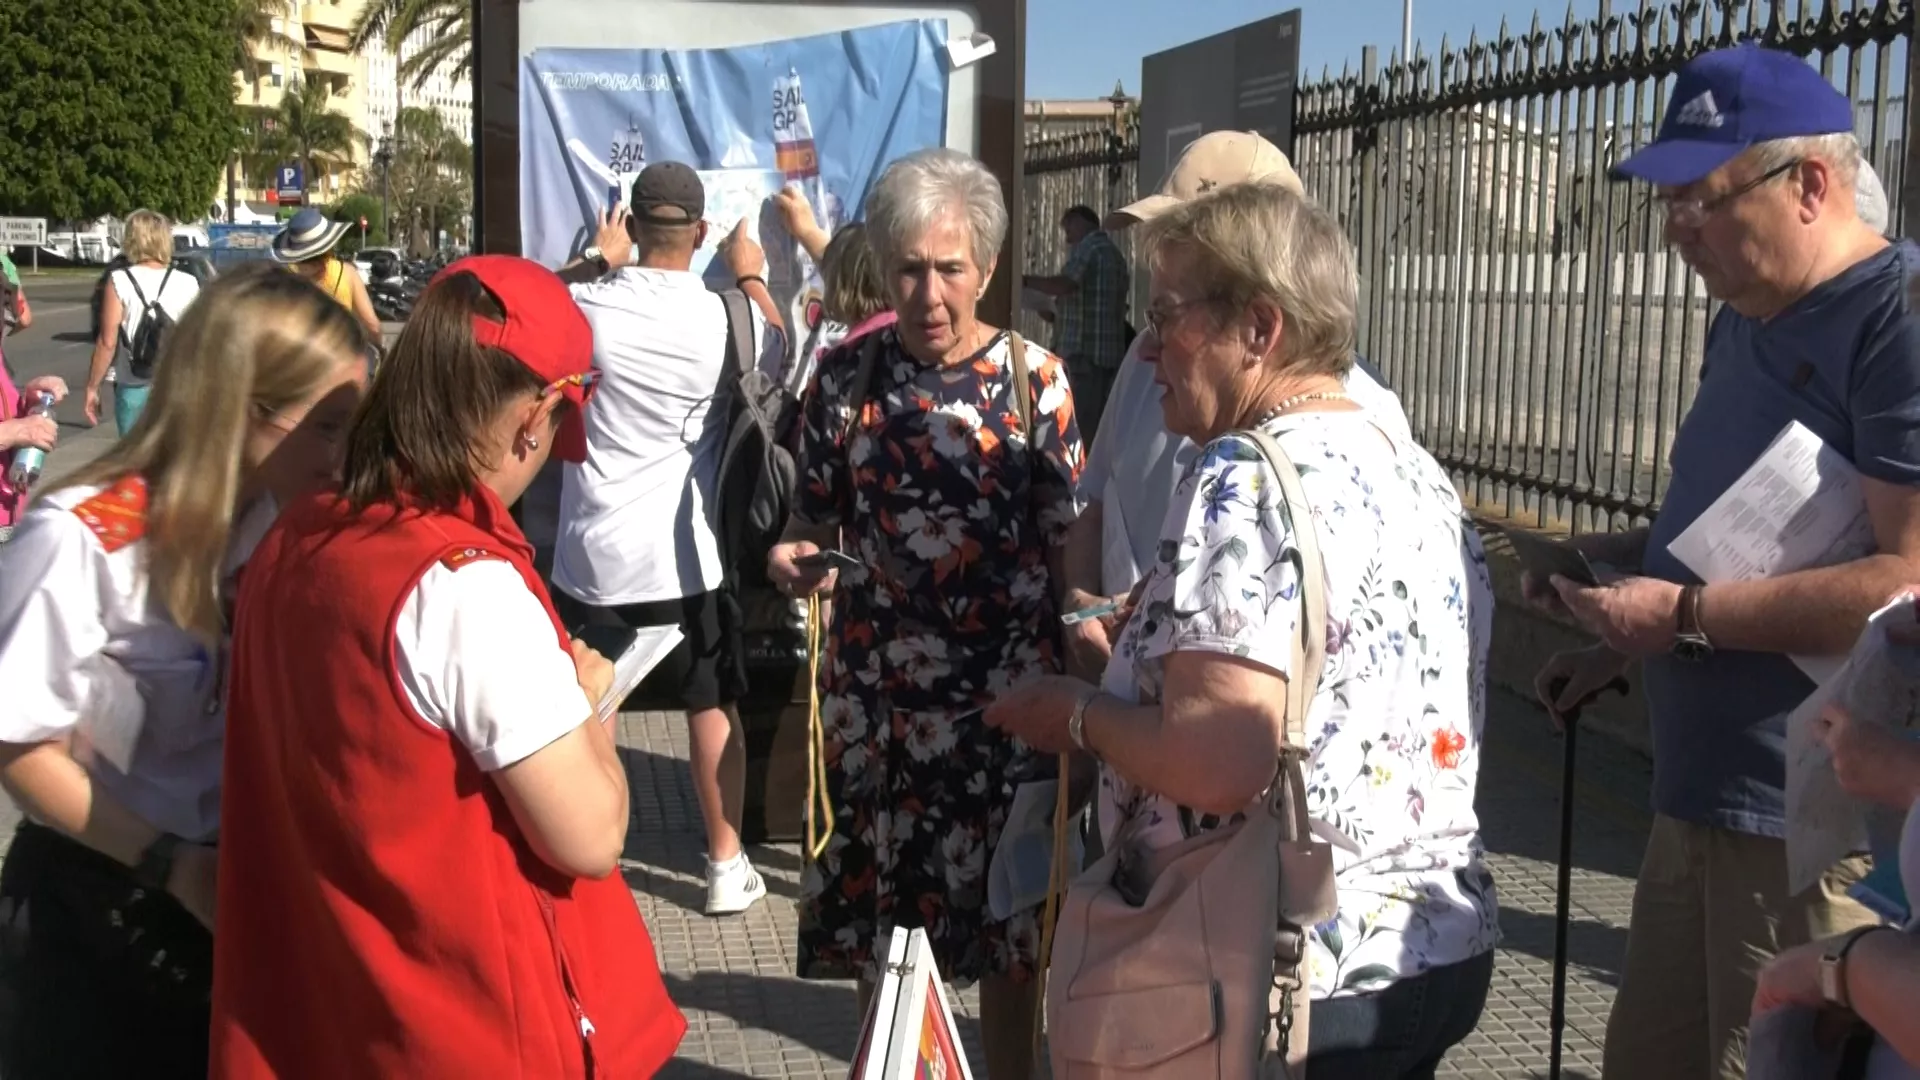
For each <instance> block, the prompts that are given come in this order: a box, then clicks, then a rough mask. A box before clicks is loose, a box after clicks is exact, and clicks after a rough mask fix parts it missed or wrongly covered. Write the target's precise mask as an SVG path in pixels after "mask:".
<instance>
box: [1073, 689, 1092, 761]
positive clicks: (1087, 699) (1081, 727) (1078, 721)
mask: <svg viewBox="0 0 1920 1080" xmlns="http://www.w3.org/2000/svg"><path fill="white" fill-rule="evenodd" d="M1099 696H1100V691H1098V690H1082V691H1081V692H1080V696H1079V697H1078V698H1076V699H1074V702H1073V715H1072V716H1069V717H1067V738H1069V739H1072V740H1073V745H1075V746H1077V747H1079V748H1080V749H1082V750H1085V751H1086V752H1087V753H1089V754H1091V753H1093V750H1092V749H1090V748H1089V747H1088V746H1087V706H1089V705H1091V704H1093V699H1094V698H1097V697H1099Z"/></svg>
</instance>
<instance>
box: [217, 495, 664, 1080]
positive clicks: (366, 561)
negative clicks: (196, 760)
mask: <svg viewBox="0 0 1920 1080" xmlns="http://www.w3.org/2000/svg"><path fill="white" fill-rule="evenodd" d="M480 558H502V559H505V560H506V561H508V562H510V563H512V564H513V566H514V567H515V568H516V569H518V570H519V571H520V574H521V576H522V577H524V578H525V579H526V581H527V586H528V588H530V589H532V590H533V592H534V594H535V595H536V596H538V597H540V600H541V603H542V604H544V605H546V606H547V610H548V614H549V615H551V614H552V610H553V609H552V605H551V603H550V602H549V600H548V596H547V591H546V588H545V586H544V585H543V584H542V583H541V582H540V580H539V578H538V577H537V576H536V575H535V573H534V571H533V566H532V559H531V553H530V550H529V549H528V547H527V543H526V540H525V538H524V537H523V536H521V534H520V530H519V529H518V528H517V527H515V525H514V524H513V522H512V520H511V519H509V518H508V516H507V512H506V508H505V507H504V506H502V505H501V504H500V502H499V500H498V499H497V498H495V497H494V496H493V495H492V494H491V493H490V492H487V493H483V494H482V495H481V496H478V497H476V498H475V499H474V500H473V502H471V503H470V504H469V505H467V506H464V507H462V508H461V509H460V510H459V511H457V512H454V513H445V514H443V513H425V512H420V511H414V510H406V511H396V510H394V509H391V508H374V509H371V510H368V511H366V512H364V513H360V514H355V513H353V512H352V511H350V510H349V509H348V508H347V506H346V505H345V504H344V503H343V502H342V501H340V500H339V499H338V498H337V497H336V496H333V495H320V496H315V497H312V498H309V499H306V500H302V501H301V502H298V503H296V504H294V505H293V506H291V507H289V508H288V509H287V510H286V511H285V513H284V514H283V515H282V517H281V519H280V522H279V524H278V525H276V526H275V528H274V529H273V531H272V532H270V533H269V534H268V536H267V538H266V539H265V541H264V542H262V543H261V545H260V547H259V549H258V550H257V551H256V552H255V553H254V555H253V558H252V559H251V560H249V562H248V564H247V568H246V572H245V574H244V575H242V577H243V580H242V584H241V589H240V599H239V605H238V610H237V614H236V618H235V628H234V641H233V673H232V682H231V699H230V701H229V703H228V707H227V750H226V783H225V793H224V796H223V801H222V826H221V835H220V896H219V916H218V925H217V927H216V930H215V935H214V940H215V941H216V942H217V943H218V947H217V948H216V949H215V958H214V960H215V963H214V968H215V972H214V999H213V1076H214V1077H234V1078H254V1077H313V1078H316V1080H319V1078H326V1080H336V1078H340V1077H407V1078H409V1080H433V1078H442V1077H444V1078H447V1080H453V1078H461V1080H467V1078H471V1077H528V1078H535V1077H537V1078H547V1077H556V1078H557V1077H587V1076H601V1077H619V1078H623V1080H624V1078H626V1077H647V1076H652V1075H653V1074H654V1072H655V1071H656V1070H658V1069H659V1068H660V1067H661V1066H662V1065H663V1064H664V1063H665V1062H666V1061H667V1059H668V1058H669V1057H670V1056H671V1055H672V1054H673V1051H674V1048H675V1047H676V1046H677V1045H678V1044H679V1042H680V1037H681V1035H682V1034H683V1033H685V1031H686V1021H685V1020H684V1019H683V1018H682V1017H681V1015H680V1013H679V1011H678V1010H677V1009H675V1008H674V1006H673V1003H672V1002H671V1001H669V1000H667V994H666V989H665V987H664V986H663V985H662V983H661V980H660V972H659V969H658V967H657V966H656V964H655V961H654V953H653V943H652V941H651V940H650V939H649V938H648V936H647V929H646V926H645V925H644V924H643V923H642V922H641V919H640V913H639V911H638V909H637V908H636V907H635V906H634V902H633V897H632V896H631V895H630V894H629V893H628V891H627V887H626V885H625V883H624V882H623V881H622V880H621V878H620V875H618V874H614V875H612V876H610V877H608V878H605V879H603V880H599V881H587V880H582V879H575V878H569V877H567V876H565V875H563V874H561V873H559V872H558V871H556V870H554V869H553V868H552V867H550V866H548V865H547V864H545V863H543V862H541V861H540V859H539V858H538V857H537V856H535V855H534V854H533V851H532V849H531V848H530V847H529V846H528V844H527V841H526V839H525V837H524V836H522V834H521V832H520V829H519V827H518V826H517V825H516V824H515V822H514V820H513V816H512V814H511V813H510V812H509V810H508V808H507V806H506V804H505V802H504V800H503V799H502V798H501V796H500V793H499V790H498V789H497V788H496V787H495V786H494V784H493V782H492V781H491V780H490V779H489V778H488V777H487V776H486V774H485V773H483V772H482V771H481V770H480V768H479V766H477V765H476V764H475V763H474V760H473V757H472V755H471V754H469V753H468V752H467V751H466V749H465V748H464V747H462V746H461V745H460V744H459V743H458V742H457V741H455V740H454V739H453V737H452V736H451V735H449V734H448V733H446V732H444V731H442V730H440V729H438V728H435V727H433V726H431V725H429V724H427V723H426V722H425V721H424V720H422V719H420V717H419V716H418V715H417V714H416V713H415V712H414V711H413V709H412V707H411V706H410V705H408V704H407V699H406V695H405V691H403V690H402V689H401V687H400V683H399V681H398V678H397V676H396V675H395V665H394V659H393V656H394V652H393V650H394V643H393V627H394V623H395V620H396V618H397V616H398V615H399V612H400V608H401V606H402V605H403V604H404V603H405V601H406V598H407V597H408V595H409V594H411V592H412V591H413V587H414V585H415V584H416V583H417V582H418V581H419V580H420V576H421V575H422V574H424V573H425V572H426V571H427V570H428V568H430V567H431V566H433V564H434V563H436V562H441V561H445V562H447V564H448V565H452V566H456V567H457V566H459V565H461V564H463V563H465V562H470V561H473V560H475V559H480ZM554 635H555V640H556V647H559V648H565V647H566V641H567V638H566V634H565V631H564V630H563V629H562V628H561V626H560V622H559V619H558V618H557V617H555V619H554ZM556 707H564V706H563V705H561V704H560V703H556Z"/></svg>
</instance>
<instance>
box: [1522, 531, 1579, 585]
mask: <svg viewBox="0 0 1920 1080" xmlns="http://www.w3.org/2000/svg"><path fill="white" fill-rule="evenodd" d="M1502 531H1503V532H1505V533H1506V534H1507V539H1508V540H1511V541H1512V542H1513V550H1514V553H1515V554H1517V555H1519V556H1520V565H1521V567H1523V568H1524V569H1525V570H1526V571H1527V572H1528V573H1530V574H1532V575H1533V576H1534V577H1537V578H1539V579H1540V580H1541V581H1543V582H1544V581H1546V580H1547V578H1548V577H1550V576H1552V575H1554V574H1559V575H1560V576H1561V577H1563V578H1566V579H1567V580H1568V581H1576V582H1579V583H1580V584H1582V585H1585V586H1587V587H1588V588H1594V587H1597V586H1598V585H1599V584H1600V575H1598V574H1596V573H1594V572H1593V564H1592V563H1589V562H1588V561H1587V557H1586V556H1585V555H1582V554H1581V553H1580V552H1579V551H1578V550H1576V549H1574V548H1571V547H1568V546H1567V545H1566V544H1562V543H1559V542H1557V541H1553V540H1549V539H1547V538H1546V537H1544V536H1541V535H1540V534H1538V533H1534V532H1529V531H1528V530H1526V529H1504V530H1502Z"/></svg>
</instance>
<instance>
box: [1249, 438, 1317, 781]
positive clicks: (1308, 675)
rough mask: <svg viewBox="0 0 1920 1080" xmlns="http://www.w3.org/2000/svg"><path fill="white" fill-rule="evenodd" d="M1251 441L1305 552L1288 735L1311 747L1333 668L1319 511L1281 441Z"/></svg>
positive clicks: (1297, 745)
mask: <svg viewBox="0 0 1920 1080" xmlns="http://www.w3.org/2000/svg"><path fill="white" fill-rule="evenodd" d="M1245 434H1246V436H1247V437H1248V438H1249V439H1252V440H1253V444H1254V445H1255V446H1258V447H1259V448H1260V452H1261V453H1262V454H1265V455H1266V457H1267V461H1268V462H1269V463H1270V464H1272V466H1273V472H1274V476H1275V478H1276V479H1278V480H1279V481H1280V491H1281V494H1282V496H1283V497H1284V498H1285V499H1286V501H1287V519H1288V522H1289V524H1290V525H1291V526H1292V528H1293V544H1294V549H1295V550H1297V551H1299V552H1300V599H1301V606H1302V607H1303V608H1304V609H1305V610H1304V612H1303V613H1302V615H1301V617H1300V633H1299V635H1298V636H1297V637H1296V638H1295V639H1294V643H1293V659H1294V665H1293V677H1292V678H1290V679H1288V680H1287V734H1286V744H1287V747H1288V748H1289V749H1292V750H1295V751H1301V752H1304V751H1305V750H1306V748H1307V737H1306V731H1307V709H1308V707H1309V706H1311V705H1312V704H1313V698H1314V695H1315V694H1316V693H1318V692H1319V689H1320V674H1321V672H1322V671H1323V670H1324V669H1325V667H1326V664H1327V569H1326V563H1325V562H1324V561H1323V560H1322V559H1321V558H1320V539H1319V537H1317V536H1316V535H1315V534H1314V529H1313V512H1312V511H1311V510H1310V509H1308V507H1307V497H1306V493H1305V492H1303V491H1302V490H1301V488H1300V471H1299V470H1298V469H1296V468H1294V466H1293V459H1292V458H1290V457H1288V456H1287V452H1286V450H1285V449H1283V448H1282V447H1281V445H1280V440H1278V439H1276V438H1274V437H1273V436H1271V435H1269V434H1267V433H1266V432H1264V431H1259V430H1250V431H1247V432H1246V433H1245Z"/></svg>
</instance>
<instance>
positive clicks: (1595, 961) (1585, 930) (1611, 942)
mask: <svg viewBox="0 0 1920 1080" xmlns="http://www.w3.org/2000/svg"><path fill="white" fill-rule="evenodd" d="M1500 933H1501V935H1502V937H1503V938H1504V940H1502V941H1501V943H1500V948H1501V949H1502V950H1503V951H1505V952H1512V953H1519V954H1521V955H1523V956H1532V957H1536V958H1538V959H1540V960H1544V961H1546V962H1547V963H1549V964H1551V963H1552V962H1553V916H1552V915H1540V914H1536V913H1534V912H1531V911H1520V910H1518V909H1515V908H1510V907H1506V906H1504V905H1503V906H1502V907H1501V908H1500ZM1626 958H1627V932H1626V931H1625V930H1624V929H1622V928H1620V927H1617V926H1608V925H1607V924H1605V923H1601V922H1595V921H1594V920H1592V919H1587V918H1582V917H1581V913H1580V912H1579V911H1575V912H1573V917H1572V919H1571V921H1569V922H1568V924H1567V969H1568V972H1569V973H1570V974H1571V973H1573V972H1581V973H1584V974H1585V975H1586V976H1587V977H1588V978H1591V979H1593V980H1594V981H1595V982H1599V983H1604V984H1606V985H1607V986H1610V987H1613V988H1615V989H1618V988H1619V986H1620V968H1621V966H1622V965H1623V964H1624V963H1625V961H1626Z"/></svg>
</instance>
